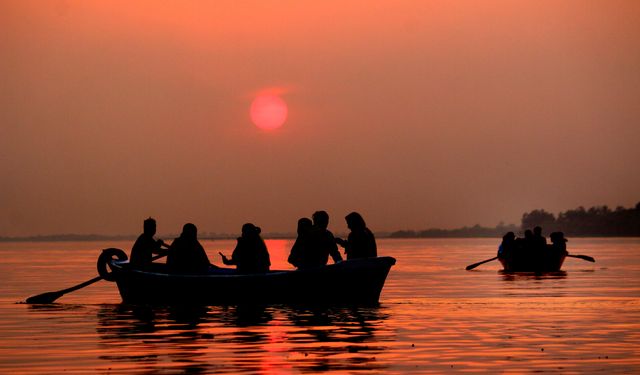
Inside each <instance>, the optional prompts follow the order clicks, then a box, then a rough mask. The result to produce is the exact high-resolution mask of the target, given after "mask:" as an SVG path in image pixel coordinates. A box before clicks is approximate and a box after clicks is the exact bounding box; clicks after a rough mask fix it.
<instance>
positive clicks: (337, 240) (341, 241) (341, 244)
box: [336, 237, 347, 247]
mask: <svg viewBox="0 0 640 375" xmlns="http://www.w3.org/2000/svg"><path fill="white" fill-rule="evenodd" d="M336 243H337V244H338V245H340V246H342V247H344V246H345V245H346V243H347V241H345V240H343V239H342V238H340V237H336Z"/></svg>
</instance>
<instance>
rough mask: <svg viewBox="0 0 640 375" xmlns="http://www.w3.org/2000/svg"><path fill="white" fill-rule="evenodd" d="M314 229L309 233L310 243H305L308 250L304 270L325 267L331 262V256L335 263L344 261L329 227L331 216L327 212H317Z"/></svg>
mask: <svg viewBox="0 0 640 375" xmlns="http://www.w3.org/2000/svg"><path fill="white" fill-rule="evenodd" d="M311 218H312V219H313V227H312V228H311V230H310V231H309V235H308V239H309V240H308V241H305V244H306V245H307V246H306V249H305V251H304V254H305V257H304V262H303V267H304V268H309V267H320V266H325V265H326V264H327V262H328V261H329V255H331V258H332V259H333V261H334V262H335V263H338V262H341V261H342V255H340V252H339V251H338V245H336V240H335V238H334V237H333V233H331V232H330V231H329V230H328V229H327V227H328V226H329V214H327V213H326V212H325V211H316V212H314V214H313V216H312V217H311Z"/></svg>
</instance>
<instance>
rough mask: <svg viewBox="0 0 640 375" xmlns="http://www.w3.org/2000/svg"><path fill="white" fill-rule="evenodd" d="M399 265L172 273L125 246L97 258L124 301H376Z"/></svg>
mask: <svg viewBox="0 0 640 375" xmlns="http://www.w3.org/2000/svg"><path fill="white" fill-rule="evenodd" d="M114 257H115V258H114ZM395 263H396V260H395V259H394V258H392V257H377V258H364V259H354V260H347V261H342V262H339V263H336V264H331V265H327V266H323V267H318V268H313V269H306V270H290V271H269V272H266V273H259V274H240V273H237V272H236V270H235V269H229V268H211V269H209V270H208V271H207V272H206V273H203V274H174V273H170V272H169V270H168V269H167V266H166V264H163V263H152V264H151V266H150V267H148V268H145V269H136V268H134V267H132V266H131V265H130V264H129V262H128V260H127V257H126V254H125V253H124V252H123V251H122V250H119V249H106V250H104V251H103V255H101V256H100V258H99V260H98V272H100V275H101V276H102V277H103V278H104V279H107V280H109V281H115V282H116V284H117V285H118V290H119V291H120V295H121V296H122V300H123V302H125V303H150V304H183V303H196V304H227V303H269V304H271V303H294V304H295V303H312V304H316V303H318V304H376V303H378V301H379V299H380V293H381V291H382V288H383V286H384V282H385V280H386V278H387V274H388V273H389V270H390V269H391V266H393V265H394V264H395ZM107 268H108V269H110V271H111V272H109V270H108V269H107Z"/></svg>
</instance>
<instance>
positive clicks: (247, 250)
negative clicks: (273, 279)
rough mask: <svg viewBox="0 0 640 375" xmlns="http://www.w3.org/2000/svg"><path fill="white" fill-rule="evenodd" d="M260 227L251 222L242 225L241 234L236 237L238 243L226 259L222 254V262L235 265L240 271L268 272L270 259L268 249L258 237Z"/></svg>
mask: <svg viewBox="0 0 640 375" xmlns="http://www.w3.org/2000/svg"><path fill="white" fill-rule="evenodd" d="M260 232H261V230H260V227H256V226H255V225H253V224H251V223H246V224H244V225H243V226H242V235H241V236H240V237H238V244H237V245H236V248H235V249H234V250H233V254H231V259H228V258H227V257H226V256H225V255H224V254H222V253H220V256H222V262H223V263H224V264H226V265H235V266H236V269H237V270H238V272H240V273H265V272H269V266H271V260H270V259H269V251H268V250H267V246H266V245H265V243H264V240H263V239H262V237H260Z"/></svg>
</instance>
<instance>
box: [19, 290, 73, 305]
mask: <svg viewBox="0 0 640 375" xmlns="http://www.w3.org/2000/svg"><path fill="white" fill-rule="evenodd" d="M63 295H64V293H60V292H47V293H42V294H38V295H37V296H32V297H29V298H27V300H26V301H25V302H26V303H31V304H45V303H53V302H54V301H55V300H57V299H58V298H60V297H62V296H63Z"/></svg>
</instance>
